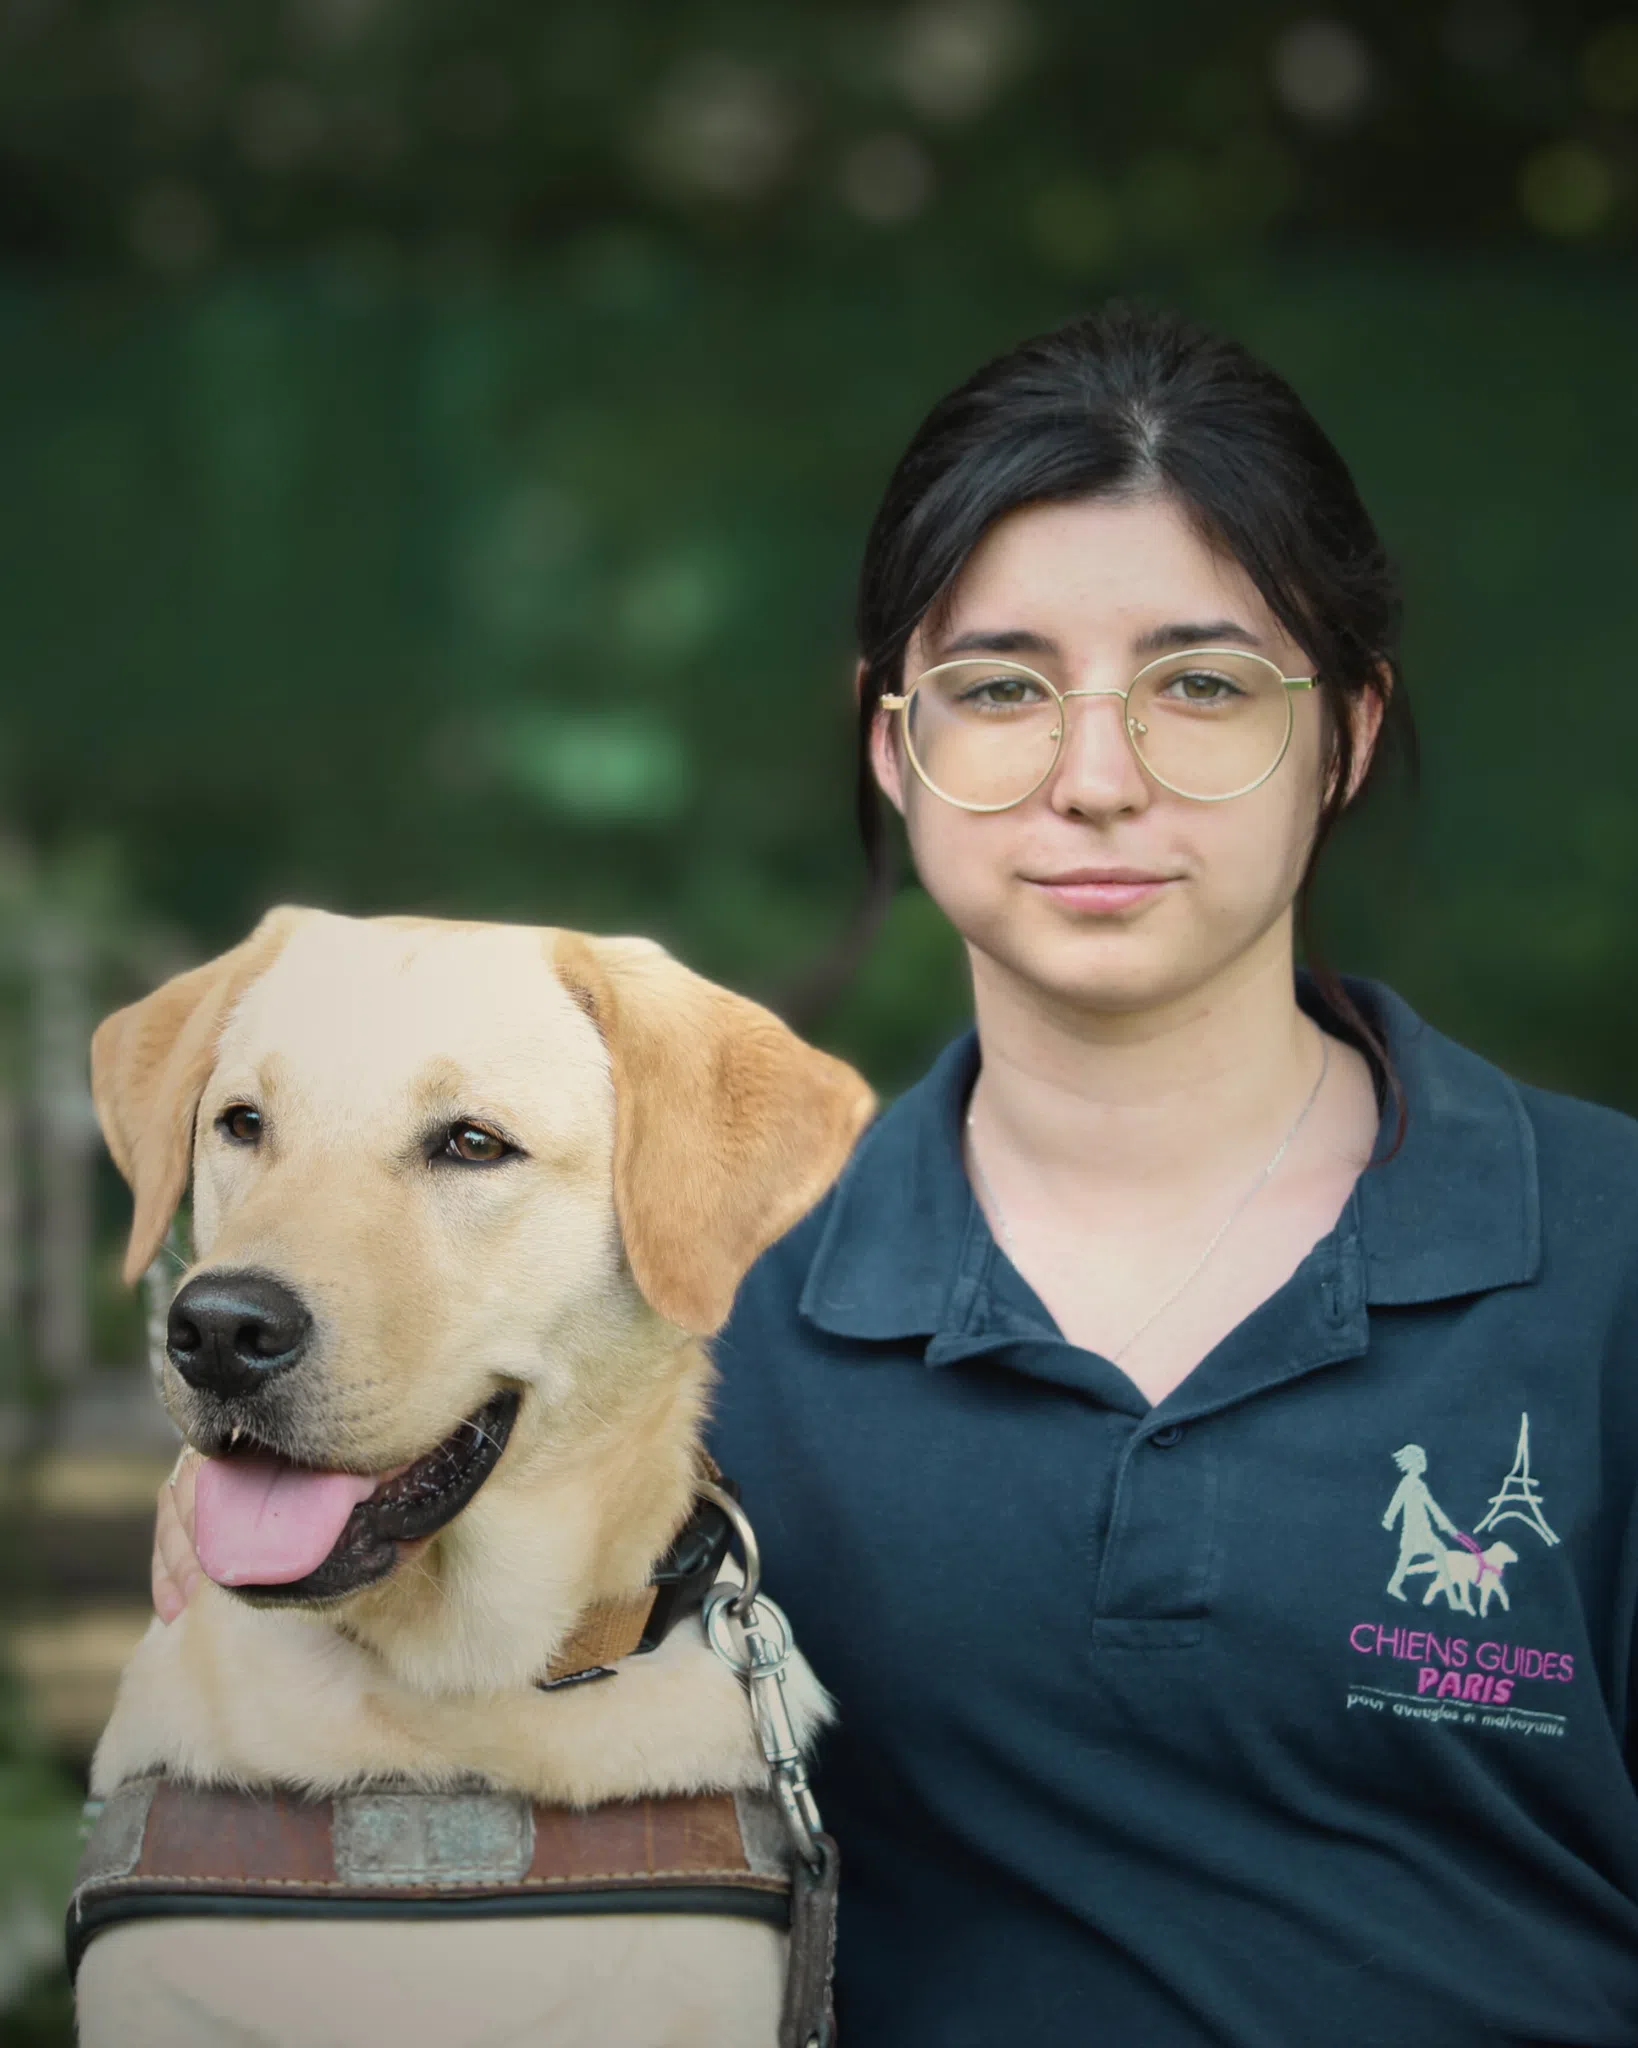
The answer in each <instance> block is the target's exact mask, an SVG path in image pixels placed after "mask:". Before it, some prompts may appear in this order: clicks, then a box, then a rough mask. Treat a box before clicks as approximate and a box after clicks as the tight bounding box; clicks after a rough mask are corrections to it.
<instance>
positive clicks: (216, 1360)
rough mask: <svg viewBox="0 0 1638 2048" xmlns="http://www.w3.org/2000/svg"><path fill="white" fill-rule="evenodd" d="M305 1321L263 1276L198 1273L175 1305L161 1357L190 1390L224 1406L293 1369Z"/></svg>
mask: <svg viewBox="0 0 1638 2048" xmlns="http://www.w3.org/2000/svg"><path fill="white" fill-rule="evenodd" d="M312 1327H313V1319H312V1317H311V1316H310V1315H309V1314H308V1313H307V1310H306V1308H305V1306H304V1305H303V1304H302V1302H301V1301H300V1300H299V1299H298V1298H297V1296H295V1295H294V1294H292V1293H291V1291H290V1289H289V1288H288V1287H286V1286H285V1285H284V1284H283V1282H282V1281H278V1280H275V1279H274V1278H273V1277H272V1276H271V1274H268V1273H200V1274H199V1275H197V1276H196V1277H195V1278H194V1279H192V1280H190V1281H189V1282H188V1284H187V1286H186V1287H184V1288H183V1289H182V1291H181V1293H180V1294H178V1295H177V1297H176V1299H175V1301H173V1302H172V1303H171V1313H170V1317H169V1320H168V1321H167V1323H166V1326H165V1351H166V1355H167V1356H168V1357H169V1359H170V1361H171V1363H172V1365H174V1366H175V1367H176V1369H177V1371H178V1372H179V1373H180V1374H181V1375H182V1377H183V1378H184V1379H185V1380H186V1381H187V1382H188V1384H189V1386H191V1387H198V1388H200V1389H201V1390H202V1391H203V1392H204V1393H207V1394H220V1395H222V1396H223V1397H224V1398H226V1397H227V1396H230V1395H235V1394H254V1393H256V1392H258V1391H259V1390H260V1389H261V1388H262V1387H264V1386H266V1384H267V1382H268V1381H269V1380H270V1379H271V1378H272V1377H273V1376H274V1374H275V1373H281V1372H284V1371H286V1370H287V1369H288V1368H289V1367H290V1366H292V1365H294V1364H295V1363H296V1361H297V1360H298V1359H299V1358H300V1357H301V1355H302V1353H303V1351H305V1350H306V1348H307V1335H308V1332H309V1331H310V1330H311V1329H312Z"/></svg>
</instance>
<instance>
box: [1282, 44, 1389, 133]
mask: <svg viewBox="0 0 1638 2048" xmlns="http://www.w3.org/2000/svg"><path fill="white" fill-rule="evenodd" d="M1272 69H1273V77H1274V91H1275V94H1276V95H1277V97H1278V98H1279V100H1280V101H1281V103H1282V104H1283V105H1284V106H1286V107H1287V108H1289V110H1290V111H1291V112H1292V113H1293V114H1297V115H1299V116H1300V117H1301V118H1302V119H1303V120H1305V121H1321V122H1334V121H1346V120H1348V119H1349V118H1350V117H1351V116H1352V115H1354V114H1357V113H1358V112H1359V110H1360V109H1361V108H1362V107H1363V106H1364V104H1365V102H1366V100H1367V99H1368V98H1369V96H1370V91H1371V74H1372V64H1371V53H1370V51H1369V50H1368V49H1367V48H1366V47H1365V44H1364V43H1363V41H1362V40H1361V39H1360V37H1359V36H1358V35H1357V34H1356V33H1355V32H1354V30H1353V29H1351V28H1349V26H1348V25H1347V23H1346V22H1342V21H1331V20H1314V21H1299V22H1298V23H1296V24H1295V26H1294V27H1292V28H1288V29H1287V30H1286V31H1285V32H1284V34H1283V35H1281V36H1280V37H1278V39H1277V40H1276V42H1275V44H1274V53H1273V65H1272Z"/></svg>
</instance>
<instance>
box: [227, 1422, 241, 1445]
mask: <svg viewBox="0 0 1638 2048" xmlns="http://www.w3.org/2000/svg"><path fill="white" fill-rule="evenodd" d="M243 1434H244V1431H243V1430H242V1429H241V1428H240V1427H239V1425H238V1423H235V1424H234V1425H233V1434H232V1435H231V1436H230V1437H229V1438H228V1449H229V1450H230V1451H231V1450H232V1448H233V1446H234V1445H235V1444H236V1443H237V1442H238V1441H239V1439H240V1437H241V1436H242V1435H243Z"/></svg>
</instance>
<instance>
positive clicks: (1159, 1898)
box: [156, 314, 1638, 2048]
mask: <svg viewBox="0 0 1638 2048" xmlns="http://www.w3.org/2000/svg"><path fill="white" fill-rule="evenodd" d="M1395 621H1396V606H1395V601H1394V593H1393V589H1392V584H1391V579H1390V576H1389V573H1388V570H1387V567H1386V565H1385V562H1384V557H1383V552H1382V549H1381V546H1380V544H1379V542H1378V539H1377V536H1376V534H1375V532H1374V530H1373V528H1372V526H1371V523H1370V521H1369V519H1368V517H1367V515H1366V513H1365V511H1364V509H1363V507H1362V506H1361V504H1360V502H1359V499H1358V496H1357V494H1356V492H1355V490H1354V487H1353V484H1352V482H1351V480H1350V478H1349V476H1348V473H1347V471H1346V469H1345V467H1344V466H1343V464H1342V462H1341V460H1340V458H1339V457H1338V455H1337V454H1336V452H1335V450H1334V449H1333V448H1332V447H1331V445H1330V443H1329V442H1328V441H1327V440H1326V438H1325V437H1324V435H1323V434H1322V433H1321V432H1320V430H1319V428H1318V427H1317V426H1316V425H1315V424H1314V422H1313V420H1312V419H1311V418H1310V417H1309V415H1308V414H1307V413H1306V411H1305V410H1304V409H1303V407H1302V406H1301V404H1300V403H1299V402H1298V400H1297V399H1296V397H1295V396H1294V395H1293V393H1292V392H1291V391H1290V390H1289V389H1288V387H1287V386H1286V385H1285V384H1283V383H1282V382H1281V381H1280V379H1279V378H1277V377H1276V376H1274V375H1273V374H1272V373H1271V372H1270V371H1269V370H1267V369H1266V368H1264V367H1263V366H1261V365H1260V364H1258V363H1257V362H1255V361H1254V360H1252V359H1251V358H1250V357H1248V356H1247V355H1246V354H1245V353H1244V352H1243V351H1241V350H1239V349H1238V348H1235V347H1232V346H1229V345H1226V344H1224V343H1222V342H1219V341H1215V340H1212V339H1210V338H1207V337H1204V336H1201V335H1198V334H1195V333H1193V332H1191V331H1188V330H1186V329H1184V328H1182V327H1180V326H1178V325H1176V324H1175V323H1173V322H1170V321H1168V320H1164V319H1150V318H1143V317H1139V316H1134V315H1129V314H1112V315H1109V316H1107V317H1104V318H1101V319H1096V320H1090V321H1086V322H1082V323H1078V324H1076V325H1074V326H1071V327H1068V328H1065V329H1063V330H1062V331H1060V332H1058V333H1056V334H1052V335H1049V336H1047V337H1045V338H1044V339H1041V340H1038V341H1034V342H1030V343H1027V344H1025V345H1024V346H1023V347H1021V348H1019V349H1017V350H1016V351H1014V352H1013V353H1012V354H1010V355H1009V356H1006V357H1004V358H1003V359H1001V360H1000V361H998V362H996V363H993V364H991V365H990V366H988V367H987V368H986V369H984V370H982V371H980V372H979V374H978V375H977V376H976V377H975V378H974V379H973V380H972V381H971V382H970V383H969V384H967V385H966V386H964V387H963V388H962V389H961V390H959V391H957V392H956V393H954V394H953V395H952V396H951V397H949V398H948V399H946V400H945V401H944V402H943V403H942V404H940V405H939V406H938V407H936V408H935V410H934V411H933V413H932V414H931V415H930V417H929V418H928V420H927V421H926V423H925V424H924V425H923V427H922V428H921V430H920V431H919V432H918V434H917V435H916V437H915V440H914V441H913V442H912V444H911V447H910V449H909V451H908V452H907V454H906V455H905V457H904V459H903V461H902V462H901V463H900V465H899V468H898V470H897V471H896V473H895V475H894V477H893V479H892V482H891V484H890V485H889V488H888V492H887V497H886V500H885V502H884V504H883V507H882V510H881V512H880V515H879V516H878V519H877V521H876V525H875V527H874V529H873V531H872V534H871V537H870V541H869V545H868V548H867V552H866V560H865V565H864V573H863V584H862V596H861V603H860V611H859V624H860V654H861V662H860V700H861V701H860V710H861V719H860V733H861V751H862V760H863V764H864V771H865V774H866V776H867V778H868V782H867V787H869V788H870V789H871V792H872V795H873V792H874V787H875V786H877V785H879V787H880V789H881V790H882V791H884V792H885V794H886V796H887V798H888V799H889V800H890V801H891V803H892V804H893V805H894V806H895V807H896V808H897V810H898V811H899V812H900V813H901V814H902V816H903V819H904V822H905V826H906V829H907V832H908V837H909V843H910V847H911V850H912V853H913V856H914V859H915V863H916V867H917V870H918V872H919V874H920V876H921V879H922V881H923V883H924V884H925V886H926V888H927V889H928V891H929V892H930V894H931V895H932V897H933V898H934V900H935V901H936V902H937V903H938V904H939V906H940V907H941V909H942V910H943V911H944V912H945V914H946V915H947V916H948V917H949V918H950V920H951V922H952V923H953V924H954V925H955V927H956V929H957V930H958V931H959V932H960V933H961V935H962V938H963V939H964V941H965V943H966V946H967V951H968V955H969V958H970V961H971V966H972V979H973V995H974V1006H975V1012H976V1026H977V1028H976V1031H975V1032H974V1033H972V1034H970V1035H969V1036H967V1037H965V1038H963V1039H961V1040H959V1041H958V1042H957V1043H956V1044H955V1045H953V1046H952V1047H950V1048H949V1050H948V1051H947V1052H945V1053H944V1054H943V1055H942V1057H941V1058H940V1059H939V1060H938V1061H937V1063H936V1064H935V1065H934V1067H933V1069H932V1071H931V1072H930V1073H929V1074H928V1075H927V1077H926V1078H925V1079H924V1080H923V1081H922V1082H921V1083H920V1084H919V1085H918V1086H917V1087H915V1088H914V1089H912V1090H911V1091H910V1092H909V1093H908V1094H907V1095H905V1096H904V1097H903V1098H901V1099H900V1100H899V1101H898V1102H897V1103H895V1104H894V1105H893V1106H892V1107H891V1108H890V1109H889V1110H888V1111H887V1113H886V1114H885V1115H884V1116H883V1117H882V1118H881V1119H880V1121H879V1122H878V1123H877V1124H876V1125H875V1127H874V1128H873V1129H872V1130H871V1131H870V1132H869V1133H868V1135H867V1136H866V1138H865V1139H864V1140H863V1141H862V1142H861V1144H860V1146H859V1148H858V1151H857V1152H856V1154H855V1156H854V1159H853V1161H852V1163H851V1164H850V1166H849V1168H848V1169H847V1171H846V1173H845V1174H844V1175H843V1177H842V1179H841V1181H840V1182H839V1183H838V1185H837V1186H836V1188H835V1189H834V1190H833V1191H832V1193H831V1195H830V1196H829V1197H828V1198H827V1200H826V1201H825V1202H824V1203H823V1204H822V1205H821V1206H820V1208H819V1209H818V1210H817V1211H815V1212H814V1214H813V1215H812V1216H811V1217H810V1218H808V1219H807V1221H805V1222H804V1223H803V1224H801V1225H800V1226H799V1227H798V1228H797V1229H796V1230H795V1231H794V1232H792V1233H791V1235H790V1236H788V1237H787V1238H786V1239H784V1240H783V1241H782V1242H781V1243H780V1244H778V1245H776V1246H775V1247H774V1248H773V1250H772V1251H770V1252H769V1253H768V1254H767V1255H766V1256H765V1257H764V1258H763V1259H762V1261H761V1262H760V1263H759V1265H758V1266H757V1267H756V1268H755V1269H754V1270H753V1272H752V1273H751V1275H750V1276H749V1278H748V1279H747V1281H746V1283H745V1285H744V1287H743V1289H742V1292H741V1296H740V1300H739V1303H738V1305H737V1307H736V1310H735V1314H734V1317H733V1320H732V1321H731V1323H730V1325H729V1327H728V1329H727V1331H726V1332H725V1333H724V1335H723V1338H722V1339H721V1341H720V1343H719V1346H718V1356H719V1359H720V1362H721V1365H722V1370H723V1386H722V1390H721V1398H720V1404H719V1406H720V1412H719V1418H718V1423H717V1429H716V1450H717V1453H718V1456H719V1457H720V1459H721V1460H722V1462H723V1464H724V1466H725V1467H726V1468H727V1469H728V1470H730V1471H731V1472H733V1473H734V1474H736V1475H737V1476H738V1477H739V1479H740V1480H741V1482H742V1484H743V1486H744V1490H745V1496H746V1501H747V1504H748V1506H749V1508H750V1511H751V1514H752V1516H753V1519H754V1520H755V1522H756V1524H757V1527H758V1530H759V1532H760V1534H761V1537H762V1542H763V1547H764V1552H765V1558H766V1570H767V1577H768V1582H769V1583H770V1585H771V1586H772V1587H773V1588H774V1590H775V1591H776V1592H777V1594H778V1596H779V1598H780V1599H781V1601H782V1602H783V1603H784V1605H785V1606H786V1608H787V1610H788V1612H789V1613H790V1616H791V1618H792V1621H793V1624H794V1626H795V1629H796V1632H797V1635H798V1638H799V1640H801V1642H802V1643H803V1646H804V1648H805V1649H806V1650H807V1652H808V1654H809V1655H810V1656H811V1658H812V1659H813V1662H814V1664H815V1666H816V1668H817V1669H818V1670H819V1672H820V1673H821V1674H822V1675H823V1676H824V1678H825V1679H826V1681H827V1683H828V1684H829V1685H830V1686H831V1687H832V1689H833V1690H834V1692H835V1693H836V1695H837V1699H838V1702H839V1707H840V1723H839V1726H838V1728H837V1730H836V1731H835V1733H834V1736H833V1738H832V1740H831V1742H830V1746H829V1749H828V1751H827V1754H826V1757H825V1759H824V1769H823V1773H822V1776H821V1779H820V1782H819V1788H818V1789H819V1793H820V1797H821V1802H822V1805H823V1808H824V1812H825V1816H826V1819H827V1822H828V1823H829V1825H830V1826H831V1827H832V1828H833V1830H834V1832H835V1833H836V1834H837V1836H838V1838H839V1839H840V1841H841V1843H842V1848H843V1855H844V1862H845V1869H846V1879H845V1885H844V1904H843V1923H842V1938H841V1947H840V1958H839V1966H838V1967H839V1978H838V1982H839V1993H840V2016H841V2025H842V2029H843V2036H844V2039H845V2041H846V2044H847V2048H1010V2044H1013V2043H1016V2042H1029V2043H1030V2044H1032V2048H1057V2044H1062V2048H1070V2044H1075V2048H1080V2044H1083V2043H1086V2042H1088V2041H1099V2042H1108V2043H1111V2044H1122V2048H1124V2044H1128V2043H1134V2044H1135V2043H1142V2044H1144V2048H1203V2044H1208V2043H1209V2044H1234V2048H1293V2044H1311V2043H1332V2042H1337V2043H1343V2042H1346V2043H1349V2044H1366V2043H1382V2044H1388V2043H1392V2044H1394V2048H1412V2044H1422V2043H1427V2044H1435V2043H1436V2044H1438V2048H1481V2044H1483V2048H1491V2044H1496V2043H1501V2042H1515V2043H1524V2042H1534V2043H1548V2042H1550V2043H1559V2044H1569V2043H1576V2044H1588V2048H1591V2044H1607V2048H1616V2044H1631V2043H1634V2042H1638V1794H1635V1791H1634V1785H1633V1780H1632V1776H1631V1746H1630V1745H1631V1736H1630V1729H1631V1725H1632V1706H1633V1702H1632V1686H1633V1681H1634V1676H1635V1646H1638V1633H1635V1629H1634V1621H1635V1618H1638V1512H1635V1497H1638V1486H1635V1481H1638V1134H1635V1132H1634V1128H1633V1126H1632V1125H1631V1124H1629V1123H1628V1122H1627V1121H1626V1120H1625V1119H1623V1118H1620V1117H1617V1116H1615V1115H1613V1114H1611V1113H1609V1112H1606V1111H1601V1110H1597V1109H1591V1108H1587V1107H1584V1106H1581V1105H1579V1104H1576V1103H1572V1102H1569V1101H1565V1100H1563V1099H1560V1098H1555V1097H1551V1096H1546V1095H1542V1094H1540V1093H1538V1092H1535V1091H1532V1090H1529V1089H1525V1088H1521V1087H1518V1086H1515V1085H1514V1084H1513V1083H1512V1082H1511V1081H1509V1080H1508V1079H1507V1078H1506V1077H1505V1076H1503V1075H1502V1074H1500V1073H1499V1072H1497V1071H1496V1070H1495V1069H1494V1068H1492V1067H1490V1066H1488V1065H1486V1064H1485V1062H1483V1061H1482V1060H1480V1059H1478V1058H1476V1057H1475V1056H1474V1055H1472V1054H1470V1053H1467V1052H1464V1051H1462V1050H1461V1049H1460V1048H1458V1047H1456V1046H1454V1045H1452V1044H1450V1043H1448V1042H1447V1041H1445V1040H1444V1039H1442V1038H1440V1037H1439V1036H1438V1035H1437V1034H1436V1033H1434V1032H1433V1031H1431V1030H1429V1029H1428V1028H1427V1027H1425V1026H1424V1025H1422V1024H1421V1023H1420V1022H1419V1021H1418V1020H1417V1019H1416V1018H1415V1017H1414V1016H1413V1015H1412V1014H1411V1013H1410V1011H1409V1010H1408V1009H1406V1007H1405V1006H1404V1005H1403V1004H1402V1003H1401V1002H1399V1001H1398V1000H1397V999H1396V998H1395V997H1393V996H1392V995H1390V994H1389V993H1388V992H1387V991H1386V990H1383V989H1381V988H1375V987H1372V986H1369V985H1364V984H1353V985H1351V986H1349V987H1347V988H1344V987H1343V986H1342V985H1341V984H1339V983H1337V982H1335V981H1334V980H1332V979H1331V978H1329V977H1327V976H1322V975H1316V976H1313V977H1312V978H1309V977H1303V978H1299V977H1298V976H1297V975H1296V973H1295V971H1294V967H1293V948H1294V928H1295V924H1296V920H1297V916H1298V911H1299V907H1300V905H1301V903H1302V900H1303V897H1304V893H1305V891H1306V888H1307V885H1308V883H1309V880H1310V879H1311V876H1312V871H1313V865H1314V861H1315V858H1316V856H1317V854H1318V852H1319V850H1320V848H1321V846H1322V845H1323V843H1324V841H1325V839H1326V837H1327V835H1328V833H1329V831H1330V829H1331V827H1332V826H1333V825H1334V824H1335V822H1336V821H1337V819H1338V818H1339V816H1340V815H1341V813H1342V812H1343V810H1344V809H1345V808H1346V806H1347V805H1348V804H1349V802H1350V801H1352V800H1353V798H1354V797H1355V796H1357V794H1358V793H1359V791H1360V789H1361V788H1362V787H1363V785H1364V783H1365V781H1366V779H1367V777H1368V775H1369V773H1370V770H1371V766H1372V762H1373V760H1374V759H1375V757H1376V755H1377V753H1378V751H1379V740H1380V737H1381V734H1382V731H1383V729H1384V725H1385V723H1386V722H1388V721H1403V719H1404V717H1405V699H1404V691H1403V686H1402V683H1401V680H1400V673H1399V664H1398V657H1397V654H1396V647H1395ZM868 808H869V807H868V806H867V810H868ZM192 1568H193V1561H192V1558H191V1553H190V1552H189V1550H188V1548H187V1544H186V1539H185V1536H184V1534H183V1532H182V1529H181V1527H180V1524H179V1523H178V1521H177V1519H176V1516H175V1515H174V1513H170V1512H166V1513H164V1514H162V1516H161V1529H160V1551H159V1559H158V1564H157V1568H156V1578H157V1584H158V1594H157V1597H158V1599H159V1602H160V1605H161V1611H162V1612H174V1611H175V1610H176V1608H177V1606H178V1605H179V1603H180V1600H181V1598H182V1593H181V1591H180V1590H179V1587H181V1586H182V1585H183V1584H184V1582H185V1580H186V1576H187V1574H188V1572H189V1571H190V1570H191V1569H192Z"/></svg>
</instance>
